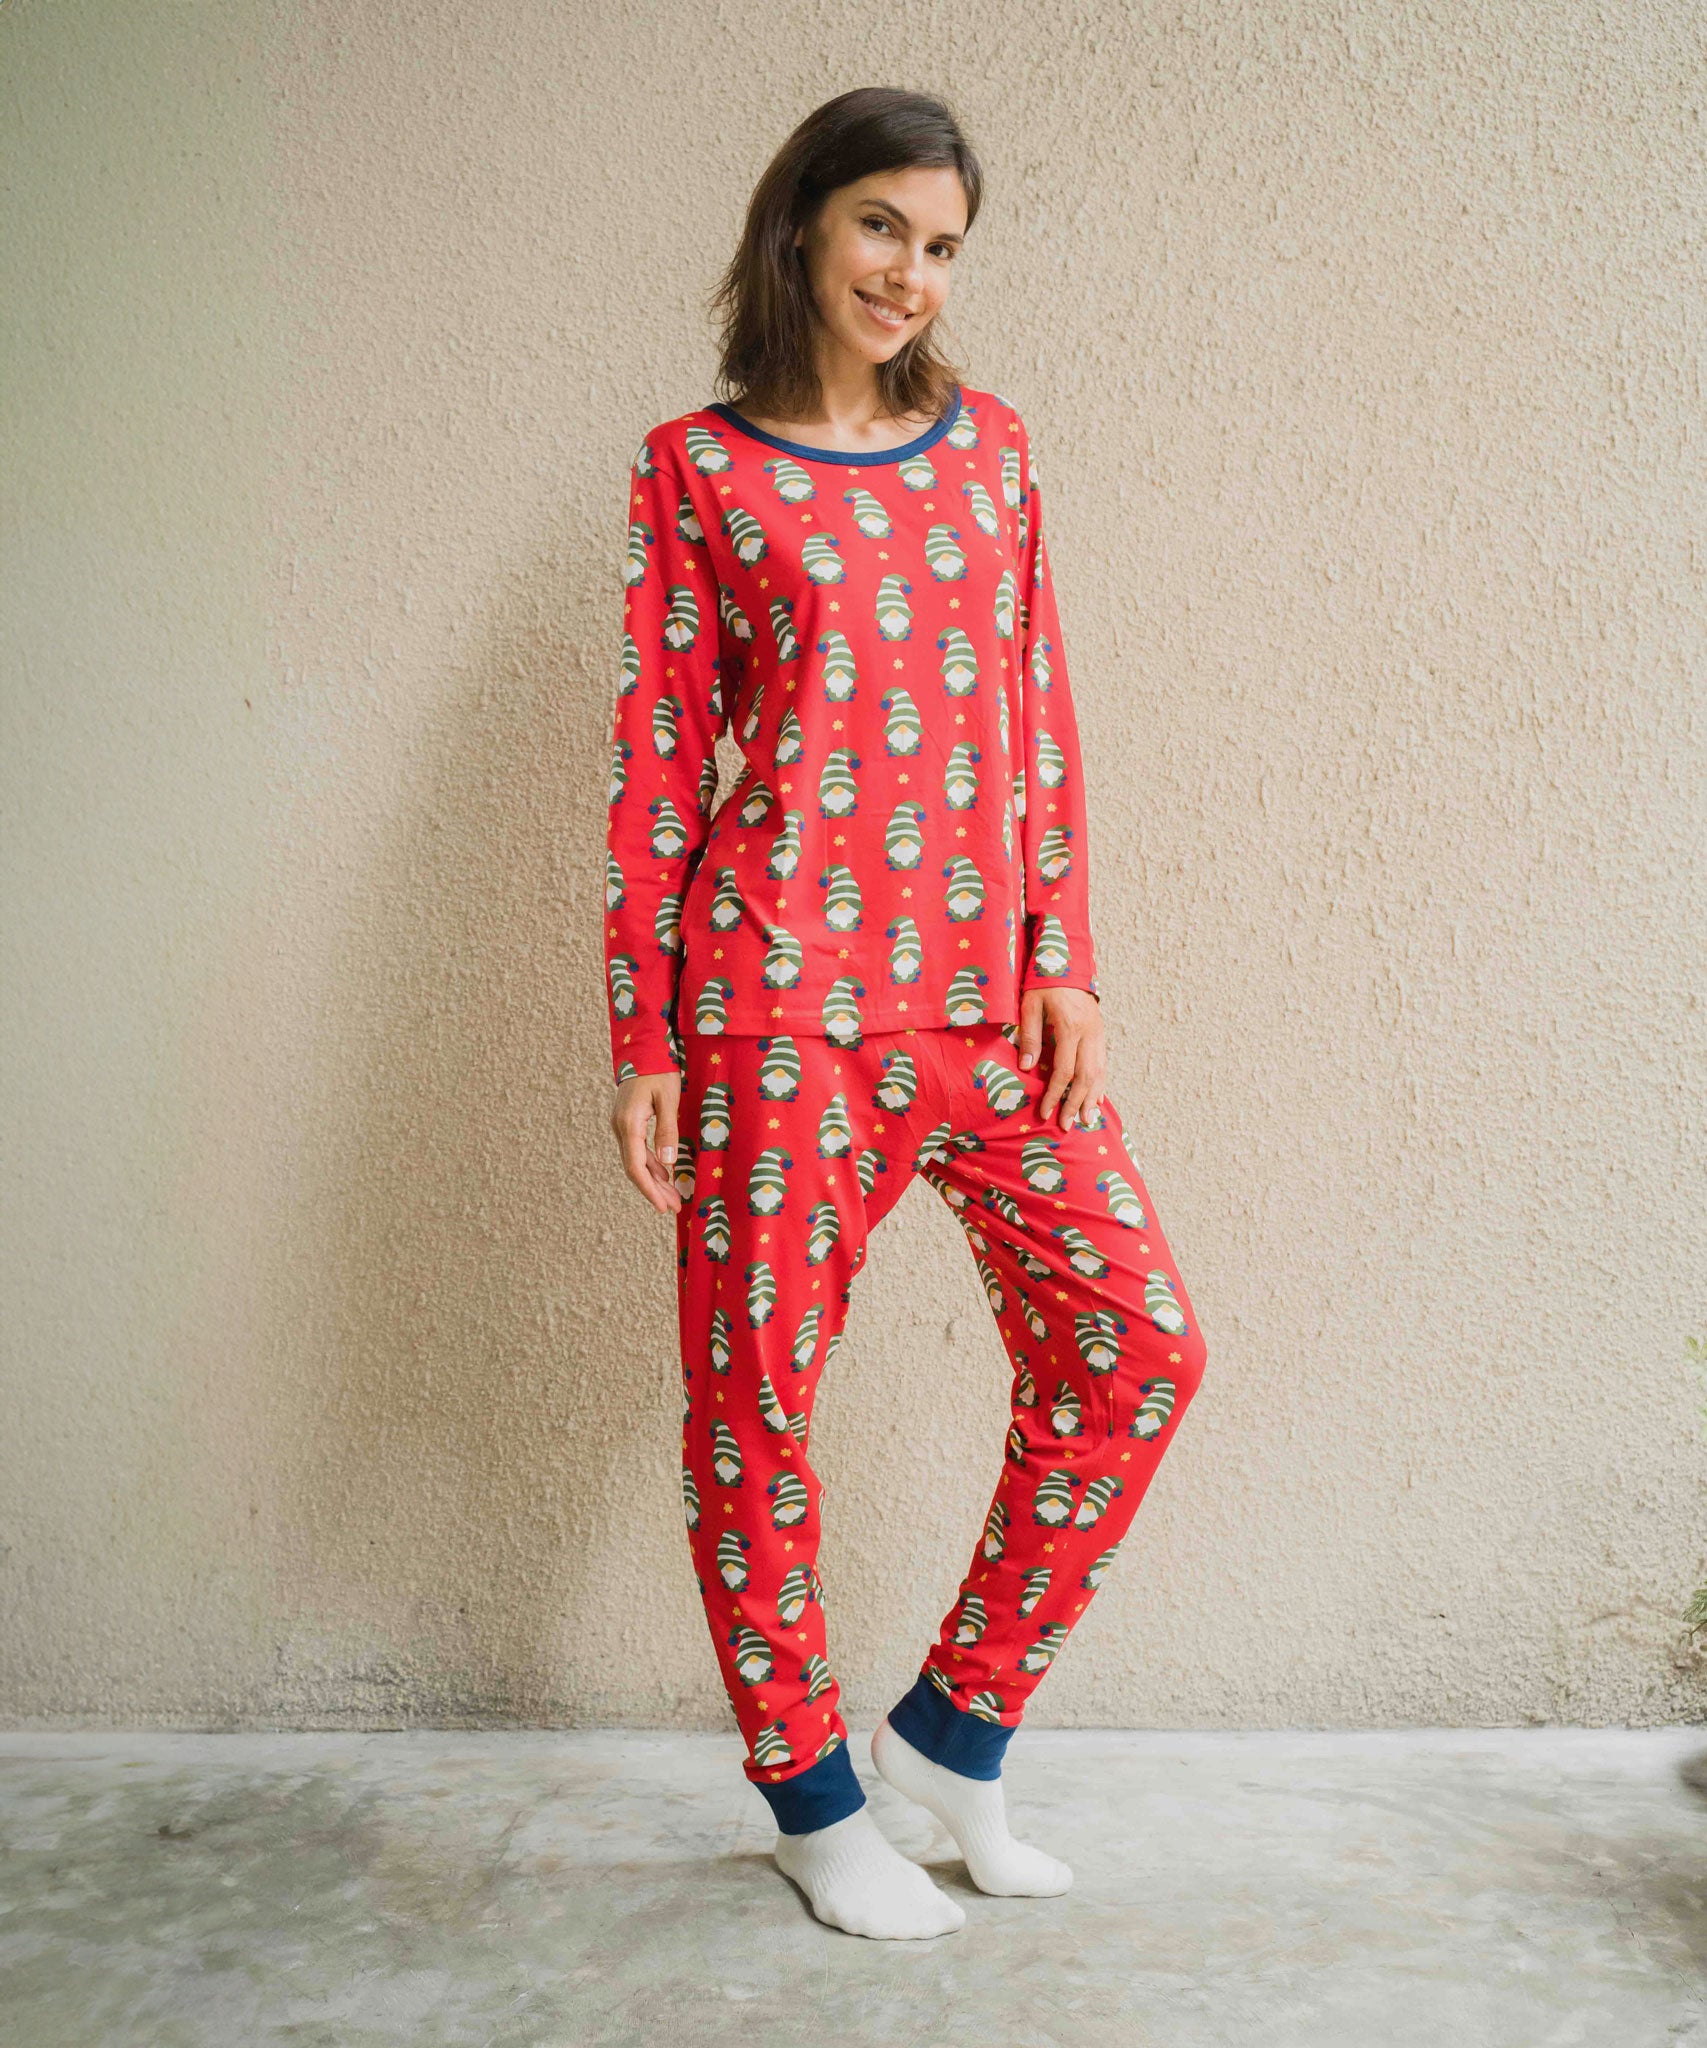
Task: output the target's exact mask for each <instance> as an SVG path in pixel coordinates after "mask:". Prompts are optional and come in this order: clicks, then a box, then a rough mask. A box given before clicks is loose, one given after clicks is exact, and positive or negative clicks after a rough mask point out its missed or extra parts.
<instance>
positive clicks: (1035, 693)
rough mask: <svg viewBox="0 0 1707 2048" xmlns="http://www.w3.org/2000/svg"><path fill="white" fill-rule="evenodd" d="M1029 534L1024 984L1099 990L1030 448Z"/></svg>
mask: <svg viewBox="0 0 1707 2048" xmlns="http://www.w3.org/2000/svg"><path fill="white" fill-rule="evenodd" d="M1025 456H1026V496H1025V508H1026V533H1025V546H1024V549H1023V550H1022V553H1021V558H1020V615H1021V617H1022V619H1023V621H1024V625H1023V628H1022V631H1021V635H1020V721H1019V722H1020V737H1021V743H1022V745H1023V746H1024V749H1025V759H1024V762H1023V765H1022V769H1021V775H1022V778H1023V779H1022V783H1021V787H1022V788H1023V791H1024V804H1025V809H1024V814H1023V816H1022V817H1021V820H1020V846H1021V849H1022V851H1023V854H1024V859H1025V926H1026V930H1025V955H1024V958H1025V968H1024V972H1023V973H1022V975H1021V977H1020V988H1021V991H1022V993H1023V992H1025V991H1027V990H1030V989H1034V988H1079V989H1086V990H1088V991H1089V992H1090V993H1091V994H1092V995H1093V996H1094V995H1095V994H1096V993H1097V976H1096V949H1095V947H1094V945H1093V943H1092V939H1091V918H1090V848H1089V844H1088V839H1087V834H1086V828H1085V785H1084V769H1083V766H1082V763H1081V761H1080V758H1079V727H1078V720H1077V718H1076V717H1075V715H1074V711H1073V692H1072V686H1071V684H1070V683H1069V681H1068V678H1067V656H1066V650H1065V648H1064V647H1063V645H1062V636H1061V620H1060V615H1059V614H1058V612H1057V611H1056V608H1055V584H1054V579H1053V577H1052V575H1051V573H1050V566H1049V553H1048V549H1047V547H1046V545H1045V543H1044V534H1043V503H1042V498H1041V495H1040V493H1039V490H1038V482H1037V475H1036V472H1035V470H1034V469H1033V468H1032V465H1031V445H1030V439H1029V437H1028V438H1027V441H1026V448H1025Z"/></svg>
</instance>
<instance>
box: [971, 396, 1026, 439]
mask: <svg viewBox="0 0 1707 2048" xmlns="http://www.w3.org/2000/svg"><path fill="white" fill-rule="evenodd" d="M960 405H961V410H962V411H963V412H964V413H966V414H968V415H969V416H970V417H971V418H972V420H973V421H974V422H975V423H976V425H977V427H978V430H979V432H980V433H981V434H984V433H988V434H993V435H995V436H996V437H997V438H998V439H999V440H1008V441H1017V442H1018V443H1019V445H1020V446H1021V447H1023V446H1024V445H1025V441H1026V431H1025V418H1024V415H1023V414H1022V413H1021V412H1020V409H1019V407H1018V406H1017V405H1016V404H1015V403H1014V401H1013V399H1012V398H1011V397H1010V396H1009V395H1008V394H1007V393H1006V392H1005V391H986V390H983V389H982V388H980V387H979V386H978V385H976V384H962V385H961V387H960Z"/></svg>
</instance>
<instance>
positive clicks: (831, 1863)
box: [772, 1806, 966, 1941]
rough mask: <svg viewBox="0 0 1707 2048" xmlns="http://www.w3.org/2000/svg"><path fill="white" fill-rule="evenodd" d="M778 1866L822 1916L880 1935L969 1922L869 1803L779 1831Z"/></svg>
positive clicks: (909, 1934)
mask: <svg viewBox="0 0 1707 2048" xmlns="http://www.w3.org/2000/svg"><path fill="white" fill-rule="evenodd" d="M772 1854H773V1855H774V1856H775V1858H776V1862H777V1867H778V1869H779V1870H781V1871H783V1872H784V1874H785V1875H787V1876H789V1877H791V1878H793V1880H794V1882H795V1883H796V1884H797V1885H799V1887H800V1889H801V1890H802V1891H803V1892H804V1893H805V1894H806V1896H807V1898H808V1899H809V1900H810V1901H811V1904H812V1910H813V1912H814V1913H816V1914H817V1916H818V1918H819V1919H820V1920H825V1921H828V1922H829V1924H830V1925H831V1926H832V1927H843V1928H846V1930H847V1931H848V1933H849V1934H868V1935H871V1936H872V1937H873V1938H874V1939H876V1940H879V1941H908V1940H912V1941H922V1940H926V1939H928V1938H929V1937H930V1936H931V1935H934V1934H950V1933H952V1932H953V1931H954V1929H955V1928H957V1927H964V1926H965V1924H966V1912H965V1908H964V1907H962V1906H961V1905H959V1904H958V1903H957V1902H956V1901H955V1900H953V1899H951V1898H950V1897H949V1896H948V1894H947V1893H946V1892H940V1891H938V1890H937V1888H936V1886H935V1885H934V1884H933V1883H932V1882H931V1879H930V1876H929V1873H928V1872H926V1871H924V1870H921V1869H920V1867H919V1866H918V1864H916V1863H913V1862H910V1861H909V1860H908V1859H907V1858H906V1857H905V1856H903V1855H902V1854H901V1852H900V1850H899V1849H897V1848H896V1847H895V1845H894V1843H893V1842H891V1841H890V1839H889V1837H888V1836H887V1835H886V1834H884V1832H883V1830H882V1829H881V1828H880V1827H879V1826H878V1825H877V1823H876V1821H874V1820H873V1819H872V1817H871V1813H870V1810H869V1809H868V1808H866V1807H864V1806H861V1807H859V1808H857V1809H856V1811H854V1812H853V1813H849V1814H844V1815H843V1816H842V1818H841V1819H840V1820H833V1821H831V1823H830V1824H829V1826H828V1827H823V1828H813V1829H812V1830H811V1831H810V1832H809V1833H807V1834H804V1835H785V1834H782V1833H780V1832H779V1833H778V1835H777V1838H776V1847H775V1849H774V1850H773V1851H772Z"/></svg>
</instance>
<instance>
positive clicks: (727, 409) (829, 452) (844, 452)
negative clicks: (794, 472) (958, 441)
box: [706, 384, 961, 468]
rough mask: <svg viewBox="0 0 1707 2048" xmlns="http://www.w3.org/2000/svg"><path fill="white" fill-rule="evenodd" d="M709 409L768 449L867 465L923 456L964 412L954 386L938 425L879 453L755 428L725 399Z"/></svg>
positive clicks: (807, 459) (807, 458) (812, 459)
mask: <svg viewBox="0 0 1707 2048" xmlns="http://www.w3.org/2000/svg"><path fill="white" fill-rule="evenodd" d="M706 410H707V411H708V412H714V413H716V415H717V416H718V418H719V419H722V420H727V421H728V422H729V424H730V426H732V427H734V428H736V429H737V431H739V432H740V433H743V434H750V435H751V436H752V438H753V439H754V440H755V441H763V442H764V444H765V446H766V447H767V448H780V449H781V450H782V452H783V453H784V455H793V456H797V457H798V458H799V459H800V460H801V461H802V462H834V463H839V464H842V465H844V466H847V465H857V466H858V467H861V468H864V467H867V466H869V465H870V464H872V463H877V462H905V461H906V459H907V457H908V456H909V455H922V454H923V453H924V452H925V450H926V449H927V448H934V447H935V446H936V444H937V443H938V442H939V441H940V440H941V439H942V437H943V435H944V434H946V433H947V432H948V430H949V428H950V427H952V426H953V425H954V423H955V421H956V420H957V419H959V417H960V414H961V398H960V386H959V385H958V384H956V385H955V387H954V403H953V405H952V406H951V407H950V408H949V410H948V411H947V412H945V413H944V414H943V416H942V418H941V419H940V420H938V421H937V423H936V425H935V426H934V427H927V428H926V429H925V431H924V432H923V433H922V434H920V435H918V436H916V437H915V438H914V439H913V440H911V441H903V442H902V443H901V445H900V446H899V447H898V448H884V449H881V450H879V451H878V452H877V453H875V454H871V455H862V454H856V453H855V452H854V451H853V450H852V449H847V448H812V447H808V445H807V444H806V443H805V442H804V441H785V440H784V439H783V438H782V436H781V435H780V434H771V433H767V432H766V430H765V429H764V428H763V427H755V426H754V425H753V423H752V421H751V420H744V419H743V418H742V417H741V415H740V414H739V413H738V412H737V411H736V410H735V408H734V407H733V406H732V405H725V404H723V403H722V401H721V400H718V401H717V402H716V403H714V404H712V405H709V406H708V407H707V408H706Z"/></svg>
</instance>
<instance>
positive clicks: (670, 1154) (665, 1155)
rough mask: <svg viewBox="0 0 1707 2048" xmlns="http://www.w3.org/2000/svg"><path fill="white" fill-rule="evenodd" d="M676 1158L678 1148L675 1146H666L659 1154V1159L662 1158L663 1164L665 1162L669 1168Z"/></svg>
mask: <svg viewBox="0 0 1707 2048" xmlns="http://www.w3.org/2000/svg"><path fill="white" fill-rule="evenodd" d="M675 1156H676V1148H675V1146H674V1145H666V1146H664V1147H663V1149H662V1150H661V1151H660V1152H659V1154H658V1157H659V1158H660V1159H661V1160H663V1162H664V1164H665V1165H666V1166H668V1165H669V1163H670V1161H671V1160H672V1159H674V1158H675Z"/></svg>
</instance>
